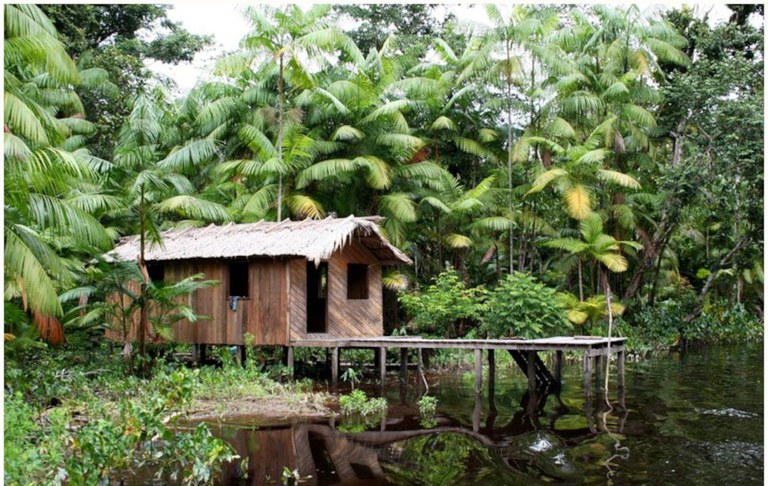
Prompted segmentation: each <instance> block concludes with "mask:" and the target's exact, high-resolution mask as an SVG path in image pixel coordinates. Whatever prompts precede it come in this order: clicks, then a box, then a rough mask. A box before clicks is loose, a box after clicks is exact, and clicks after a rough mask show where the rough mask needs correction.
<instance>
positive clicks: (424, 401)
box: [418, 395, 437, 417]
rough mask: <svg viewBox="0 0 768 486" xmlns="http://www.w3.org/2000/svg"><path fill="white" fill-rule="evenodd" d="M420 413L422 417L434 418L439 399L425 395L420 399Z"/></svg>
mask: <svg viewBox="0 0 768 486" xmlns="http://www.w3.org/2000/svg"><path fill="white" fill-rule="evenodd" d="M418 405H419V413H420V414H421V415H424V416H427V417H430V416H434V415H435V412H436V411H437V398H435V397H431V396H429V395H424V396H423V397H421V398H420V399H419V404H418Z"/></svg>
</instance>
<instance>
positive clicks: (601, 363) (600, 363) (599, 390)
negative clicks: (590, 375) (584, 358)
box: [594, 355, 605, 396]
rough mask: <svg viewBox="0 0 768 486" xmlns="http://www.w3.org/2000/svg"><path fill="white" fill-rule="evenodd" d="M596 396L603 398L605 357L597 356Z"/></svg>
mask: <svg viewBox="0 0 768 486" xmlns="http://www.w3.org/2000/svg"><path fill="white" fill-rule="evenodd" d="M594 359H595V395H597V396H601V395H602V394H603V392H604V390H603V383H604V382H603V368H605V356H602V355H598V356H595V358H594Z"/></svg>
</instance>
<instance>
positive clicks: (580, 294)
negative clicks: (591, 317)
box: [579, 257, 584, 302]
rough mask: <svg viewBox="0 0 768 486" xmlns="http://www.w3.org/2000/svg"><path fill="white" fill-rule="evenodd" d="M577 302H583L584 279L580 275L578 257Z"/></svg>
mask: <svg viewBox="0 0 768 486" xmlns="http://www.w3.org/2000/svg"><path fill="white" fill-rule="evenodd" d="M579 302H584V278H583V277H582V275H581V257H579Z"/></svg>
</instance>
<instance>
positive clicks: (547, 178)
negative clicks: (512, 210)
mask: <svg viewBox="0 0 768 486" xmlns="http://www.w3.org/2000/svg"><path fill="white" fill-rule="evenodd" d="M561 177H568V172H566V171H565V170H564V169H561V168H559V167H555V168H553V169H549V170H548V171H546V172H544V173H543V174H541V175H540V176H538V177H537V178H536V179H535V180H534V181H533V184H532V185H531V188H530V189H529V190H528V192H526V193H525V195H526V196H527V195H529V194H534V193H536V192H540V191H542V190H544V188H546V187H547V186H548V185H549V184H551V183H552V182H554V181H556V180H558V179H559V178H561Z"/></svg>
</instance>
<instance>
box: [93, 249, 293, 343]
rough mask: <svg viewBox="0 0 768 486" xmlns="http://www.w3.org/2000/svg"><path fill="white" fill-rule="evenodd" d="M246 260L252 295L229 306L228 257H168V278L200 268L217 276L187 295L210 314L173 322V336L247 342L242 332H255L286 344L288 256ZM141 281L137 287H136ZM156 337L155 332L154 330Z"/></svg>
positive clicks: (173, 279) (192, 340)
mask: <svg viewBox="0 0 768 486" xmlns="http://www.w3.org/2000/svg"><path fill="white" fill-rule="evenodd" d="M247 265H248V272H249V275H248V284H249V286H250V290H249V293H250V296H249V297H248V298H247V299H240V300H239V301H238V305H237V310H236V311H234V310H232V309H231V308H230V306H229V303H228V297H229V288H228V287H229V262H228V261H216V260H197V261H185V262H167V263H166V264H165V269H164V271H165V280H166V281H167V282H178V281H179V280H182V279H184V278H187V277H189V276H191V275H194V274H197V273H203V274H204V277H203V278H204V279H206V280H217V281H219V284H218V285H216V286H214V287H208V288H204V289H200V290H198V291H196V292H194V293H193V294H192V295H190V296H188V297H186V298H185V299H186V301H187V304H189V305H191V306H192V308H193V309H195V311H196V312H197V313H198V314H201V315H204V316H207V317H208V318H207V319H199V320H198V321H197V322H196V323H190V322H189V321H187V320H186V319H184V320H182V321H179V322H178V323H177V324H176V325H175V326H174V328H173V331H174V332H173V336H174V341H176V342H181V343H200V344H229V345H240V344H243V334H244V333H245V332H250V333H251V334H253V335H254V336H255V338H256V339H255V344H257V345H258V344H271V345H283V344H286V342H287V326H288V313H287V310H288V304H289V296H288V261H285V260H251V261H250V262H248V263H247ZM138 285H139V284H138V283H136V287H137V289H138ZM138 323H139V313H138V312H136V313H135V315H134V318H133V329H132V331H131V333H130V338H131V340H134V341H135V340H136V339H137V335H138V332H137V331H138ZM107 337H108V338H110V339H114V340H118V339H119V336H118V335H117V333H114V332H109V333H107ZM150 338H153V336H150Z"/></svg>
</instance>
